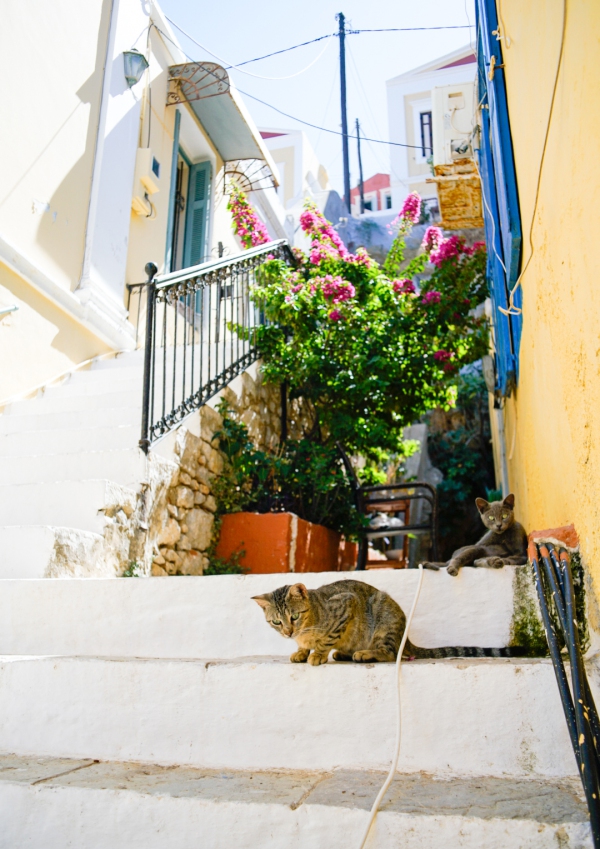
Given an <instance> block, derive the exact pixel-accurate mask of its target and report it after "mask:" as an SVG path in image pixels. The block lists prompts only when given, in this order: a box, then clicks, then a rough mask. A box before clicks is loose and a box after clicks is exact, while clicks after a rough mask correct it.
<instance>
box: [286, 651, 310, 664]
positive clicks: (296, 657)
mask: <svg viewBox="0 0 600 849" xmlns="http://www.w3.org/2000/svg"><path fill="white" fill-rule="evenodd" d="M309 654H310V651H309V650H307V649H298V651H295V652H294V653H293V654H291V655H290V660H291V661H292V663H306V661H307V660H308V655H309Z"/></svg>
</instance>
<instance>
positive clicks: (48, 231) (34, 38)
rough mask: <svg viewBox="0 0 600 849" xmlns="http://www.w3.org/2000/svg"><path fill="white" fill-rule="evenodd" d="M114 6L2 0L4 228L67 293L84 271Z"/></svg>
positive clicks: (90, 0)
mask: <svg viewBox="0 0 600 849" xmlns="http://www.w3.org/2000/svg"><path fill="white" fill-rule="evenodd" d="M110 6H111V4H110V2H108V0H85V2H79V3H77V2H73V0H56V2H52V3H48V2H46V0H27V2H26V3H18V2H13V3H4V4H3V7H2V27H1V28H0V55H1V56H2V67H3V69H4V72H3V74H2V80H0V114H2V127H3V132H2V133H0V161H1V162H2V167H1V168H0V235H1V236H2V237H3V238H4V239H6V240H7V241H8V242H10V243H11V244H12V245H13V246H14V247H16V248H17V249H18V250H19V252H20V253H22V254H23V255H24V256H26V257H27V259H28V260H29V261H30V262H32V263H33V264H34V265H36V266H37V267H38V268H40V269H42V270H43V271H44V273H45V274H47V275H48V276H50V277H51V278H52V279H53V280H54V281H56V282H57V283H59V285H62V286H63V287H64V288H65V289H69V290H73V289H74V288H75V287H76V286H77V284H78V283H79V278H80V276H81V268H82V262H83V250H84V240H85V227H86V219H87V212H88V205H89V193H90V186H91V179H92V167H93V158H94V147H95V141H96V130H97V120H98V113H99V109H100V94H101V86H102V77H103V67H104V61H105V55H106V39H107V35H108V25H109V15H110Z"/></svg>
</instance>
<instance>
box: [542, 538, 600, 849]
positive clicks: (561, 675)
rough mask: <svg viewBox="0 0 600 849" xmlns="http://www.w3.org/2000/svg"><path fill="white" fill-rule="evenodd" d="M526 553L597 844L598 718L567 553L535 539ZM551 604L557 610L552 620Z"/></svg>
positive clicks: (599, 800)
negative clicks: (565, 657) (563, 651)
mask: <svg viewBox="0 0 600 849" xmlns="http://www.w3.org/2000/svg"><path fill="white" fill-rule="evenodd" d="M528 556H529V560H530V562H531V564H532V566H533V571H534V576H535V585H536V589H537V594H538V598H539V602H540V608H541V612H542V620H543V622H544V629H545V631H546V639H547V641H548V648H549V650H550V657H551V658H552V664H553V666H554V673H555V675H556V683H557V685H558V691H559V694H560V699H561V702H562V706H563V711H564V714H565V720H566V722H567V728H568V731H569V737H570V738H571V745H572V746H573V751H574V752H575V758H576V760H577V767H578V772H579V777H580V779H581V783H582V784H583V790H584V793H585V797H586V801H587V806H588V810H589V813H590V824H591V829H592V838H593V841H594V847H595V849H600V721H599V719H598V712H597V710H596V705H595V703H594V698H593V696H592V692H591V690H590V685H589V683H588V680H587V675H586V672H585V666H584V663H583V656H582V652H581V644H580V641H579V626H578V624H577V617H576V610H575V590H574V587H573V576H572V574H571V564H570V558H569V554H568V552H567V551H566V550H565V549H564V548H561V549H560V551H559V552H558V555H557V552H556V550H555V548H554V546H553V545H552V544H551V543H546V544H537V543H534V542H531V543H530V544H529V551H528ZM540 563H541V565H540ZM552 608H554V611H555V613H556V617H555V618H554V619H553V617H552V614H551V609H552ZM555 620H556V622H557V624H558V633H557V628H556V625H555ZM559 640H560V641H562V642H564V645H565V646H566V649H567V652H568V659H569V666H570V672H571V685H572V691H573V696H571V690H570V689H569V682H568V679H567V673H566V671H565V665H564V662H563V658H562V655H561V645H560V641H559Z"/></svg>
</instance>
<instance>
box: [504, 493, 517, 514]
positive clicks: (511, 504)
mask: <svg viewBox="0 0 600 849" xmlns="http://www.w3.org/2000/svg"><path fill="white" fill-rule="evenodd" d="M502 504H503V505H504V506H505V507H508V509H509V510H514V509H515V497H514V495H513V494H512V492H511V494H510V495H507V496H506V498H505V499H504V501H503V502H502Z"/></svg>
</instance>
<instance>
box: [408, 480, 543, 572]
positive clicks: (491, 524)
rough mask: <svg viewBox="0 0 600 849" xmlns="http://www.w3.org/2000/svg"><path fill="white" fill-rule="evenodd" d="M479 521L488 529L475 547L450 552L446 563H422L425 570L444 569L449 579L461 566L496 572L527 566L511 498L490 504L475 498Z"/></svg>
mask: <svg viewBox="0 0 600 849" xmlns="http://www.w3.org/2000/svg"><path fill="white" fill-rule="evenodd" d="M475 504H476V505H477V509H478V510H479V514H480V516H481V521H482V522H483V524H484V525H485V526H486V528H489V530H488V532H487V534H484V535H483V536H482V537H481V539H480V540H479V542H477V543H475V545H465V546H463V547H462V548H458V549H457V550H456V551H455V552H453V554H452V557H451V558H450V560H449V561H448V562H447V563H429V562H425V563H423V566H424V567H425V568H426V569H439V568H441V567H442V566H446V569H447V572H448V574H450V575H458V570H459V569H460V568H462V567H463V566H485V567H487V568H488V569H500V568H501V567H502V566H508V565H513V566H524V565H525V563H527V534H526V533H525V529H524V528H523V525H520V524H519V523H518V522H515V514H514V509H515V497H514V495H507V496H506V498H505V499H504V501H493V502H492V503H491V504H490V503H489V501H486V500H485V499H484V498H476V499H475Z"/></svg>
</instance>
